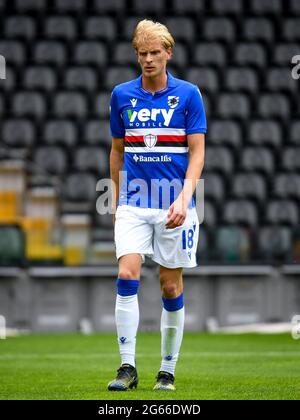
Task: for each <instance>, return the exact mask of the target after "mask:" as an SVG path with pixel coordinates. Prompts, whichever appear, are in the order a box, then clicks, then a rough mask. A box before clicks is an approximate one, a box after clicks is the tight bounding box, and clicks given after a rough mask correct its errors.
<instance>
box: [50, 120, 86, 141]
mask: <svg viewBox="0 0 300 420" xmlns="http://www.w3.org/2000/svg"><path fill="white" fill-rule="evenodd" d="M43 140H44V141H45V143H46V144H48V145H56V144H62V145H64V146H67V147H74V146H75V145H76V143H77V141H78V130H77V126H76V124H74V123H73V122H72V121H69V120H48V121H47V122H46V124H45V125H44V127H43Z"/></svg>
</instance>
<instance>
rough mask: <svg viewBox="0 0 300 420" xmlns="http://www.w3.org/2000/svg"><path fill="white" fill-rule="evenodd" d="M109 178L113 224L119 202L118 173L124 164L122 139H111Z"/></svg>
mask: <svg viewBox="0 0 300 420" xmlns="http://www.w3.org/2000/svg"><path fill="white" fill-rule="evenodd" d="M109 164H110V177H111V180H112V211H113V222H115V212H116V210H117V203H118V200H119V186H120V182H121V180H120V179H119V177H120V171H122V170H123V164H124V139H119V138H116V137H113V138H112V146H111V151H110V157H109Z"/></svg>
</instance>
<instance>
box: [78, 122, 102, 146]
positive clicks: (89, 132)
mask: <svg viewBox="0 0 300 420" xmlns="http://www.w3.org/2000/svg"><path fill="white" fill-rule="evenodd" d="M102 121H103V120H102ZM102 121H101V120H99V119H96V120H89V121H87V122H86V124H85V125H84V134H83V139H84V142H85V143H88V144H90V145H95V146H96V145H99V144H100V143H99V142H100V139H101V136H102ZM104 121H105V120H104Z"/></svg>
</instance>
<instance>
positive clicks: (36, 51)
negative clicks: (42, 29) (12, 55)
mask: <svg viewBox="0 0 300 420" xmlns="http://www.w3.org/2000/svg"><path fill="white" fill-rule="evenodd" d="M33 57H34V60H35V62H36V63H37V64H52V65H55V66H57V67H59V66H63V65H64V64H65V62H66V60H67V52H66V46H65V44H64V43H62V42H59V41H40V42H37V43H36V44H35V45H34V47H33Z"/></svg>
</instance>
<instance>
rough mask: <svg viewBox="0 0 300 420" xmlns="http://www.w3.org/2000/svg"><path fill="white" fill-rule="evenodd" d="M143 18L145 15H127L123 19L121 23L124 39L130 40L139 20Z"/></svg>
mask: <svg viewBox="0 0 300 420" xmlns="http://www.w3.org/2000/svg"><path fill="white" fill-rule="evenodd" d="M143 19H145V16H127V17H125V19H124V24H123V34H122V35H123V36H122V38H124V39H126V41H128V42H131V41H132V37H133V32H134V29H135V27H136V25H137V24H138V22H139V21H140V20H143Z"/></svg>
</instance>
